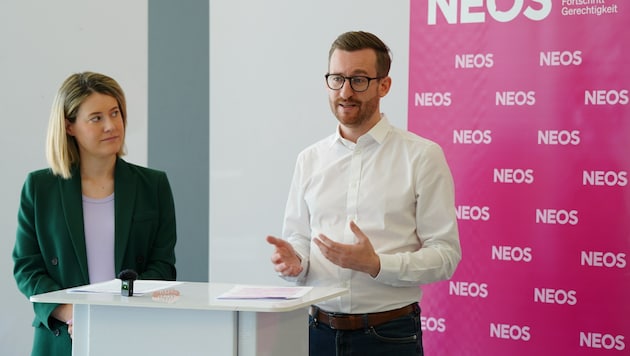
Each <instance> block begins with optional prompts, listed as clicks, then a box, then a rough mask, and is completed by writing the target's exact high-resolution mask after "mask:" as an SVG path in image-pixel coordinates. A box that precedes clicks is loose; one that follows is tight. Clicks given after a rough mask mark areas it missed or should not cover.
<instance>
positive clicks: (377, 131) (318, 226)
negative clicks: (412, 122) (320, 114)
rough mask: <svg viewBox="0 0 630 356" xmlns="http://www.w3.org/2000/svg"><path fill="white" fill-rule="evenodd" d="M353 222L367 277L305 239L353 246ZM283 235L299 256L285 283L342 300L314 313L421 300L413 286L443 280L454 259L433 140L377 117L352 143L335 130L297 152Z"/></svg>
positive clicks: (443, 175)
mask: <svg viewBox="0 0 630 356" xmlns="http://www.w3.org/2000/svg"><path fill="white" fill-rule="evenodd" d="M352 220H354V221H355V222H356V224H357V225H358V226H359V228H360V229H361V230H362V231H363V232H364V233H365V234H366V235H367V236H368V237H369V239H370V242H371V243H372V245H373V247H374V249H375V250H376V253H377V254H378V256H379V258H380V262H381V270H380V272H379V274H378V275H377V276H376V278H372V277H371V276H370V275H369V274H366V273H363V272H357V271H353V270H350V269H346V268H341V267H339V266H337V265H334V264H333V263H331V262H330V261H328V260H327V259H326V258H325V257H324V256H323V255H322V254H321V252H320V251H319V248H318V247H317V246H316V245H315V244H314V243H313V242H312V240H311V238H312V237H315V236H317V235H318V234H320V233H321V234H324V235H326V236H327V237H328V238H330V239H332V240H334V241H338V242H341V243H345V244H352V243H354V242H355V236H354V234H353V233H352V231H350V228H349V223H350V221H352ZM283 237H284V238H285V239H287V240H288V241H289V242H290V243H291V244H292V245H293V247H294V249H295V250H296V251H297V252H298V254H299V255H300V257H301V258H302V267H304V270H303V271H302V273H301V274H300V275H299V276H298V277H297V278H287V279H288V280H294V281H296V282H297V283H298V284H302V285H309V286H340V287H344V288H348V289H349V290H350V293H349V294H347V295H344V296H341V297H338V298H335V299H332V300H329V301H325V302H322V303H320V304H318V306H319V307H320V308H321V309H323V310H325V311H329V312H341V313H353V314H356V313H372V312H379V311H387V310H392V309H396V308H399V307H403V306H405V305H408V304H410V303H413V302H417V301H419V300H420V298H421V296H422V291H421V289H420V287H419V286H420V285H422V284H426V283H431V282H435V281H440V280H446V279H449V278H450V277H451V276H452V275H453V273H454V272H455V268H456V267H457V264H458V263H459V261H460V259H461V248H460V244H459V234H458V229H457V218H456V215H455V202H454V186H453V178H452V176H451V172H450V169H449V167H448V165H447V162H446V159H445V157H444V153H443V151H442V149H441V148H440V147H439V146H438V145H437V144H436V143H434V142H432V141H429V140H427V139H425V138H422V137H419V136H417V135H415V134H413V133H411V132H408V131H404V130H401V129H398V128H396V127H393V126H392V125H390V123H389V121H388V120H387V118H386V117H385V115H381V120H380V121H379V122H378V123H377V124H376V125H375V126H374V127H373V128H372V129H371V130H370V131H369V132H368V133H366V134H365V135H363V136H361V137H360V138H359V139H358V140H357V142H356V144H355V143H353V142H351V141H348V140H345V139H343V138H342V137H341V136H340V135H339V128H337V132H336V133H335V134H332V135H330V136H328V137H326V138H325V139H323V140H321V141H319V142H317V143H315V144H313V145H311V146H309V147H308V148H306V149H305V150H304V151H302V152H301V153H300V154H299V156H298V158H297V163H296V166H295V171H294V176H293V180H292V183H291V189H290V192H289V198H288V201H287V206H286V212H285V219H284V225H283Z"/></svg>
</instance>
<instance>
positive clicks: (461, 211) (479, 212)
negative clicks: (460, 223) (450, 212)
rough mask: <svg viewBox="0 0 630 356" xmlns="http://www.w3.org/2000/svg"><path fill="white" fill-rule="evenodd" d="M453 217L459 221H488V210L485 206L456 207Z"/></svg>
mask: <svg viewBox="0 0 630 356" xmlns="http://www.w3.org/2000/svg"><path fill="white" fill-rule="evenodd" d="M455 215H457V218H458V219H459V220H473V221H478V220H483V221H488V220H490V208H489V207H487V206H468V205H458V206H457V207H456V208H455Z"/></svg>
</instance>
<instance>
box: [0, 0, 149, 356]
mask: <svg viewBox="0 0 630 356" xmlns="http://www.w3.org/2000/svg"><path fill="white" fill-rule="evenodd" d="M0 46H1V47H0V83H1V85H0V113H1V115H2V126H1V127H2V130H0V132H1V133H0V136H2V138H1V139H0V152H2V155H1V156H0V160H1V161H0V167H2V169H3V172H2V184H0V197H2V199H0V227H1V229H2V230H1V231H2V239H0V251H2V254H3V256H2V258H0V270H1V271H2V273H1V274H0V286H1V287H2V290H3V292H2V303H0V315H2V318H0V355H27V354H29V353H30V348H31V341H32V333H33V328H32V327H31V322H32V319H33V312H32V308H31V306H30V303H29V302H28V300H27V299H26V298H25V297H24V296H23V295H22V294H20V293H19V292H18V290H17V287H16V284H15V280H14V279H13V260H12V258H11V252H12V249H13V243H14V241H15V231H16V217H17V209H18V202H19V194H20V189H21V187H22V183H23V181H24V178H26V174H27V173H28V172H29V171H32V170H35V169H39V168H43V167H45V166H46V161H45V155H44V141H45V137H46V127H47V125H48V114H49V110H50V106H51V104H52V99H53V96H54V95H55V92H56V90H57V89H58V87H59V85H60V84H61V82H62V81H63V80H64V79H65V78H66V77H67V76H68V75H70V74H71V73H73V72H79V71H84V70H93V71H100V72H103V73H106V74H108V75H111V76H112V77H114V78H115V79H116V80H118V82H119V83H120V84H121V86H122V87H123V89H124V90H125V92H126V95H127V100H128V119H129V120H128V124H129V126H128V129H127V149H128V152H129V154H128V156H127V157H126V159H127V160H129V161H131V162H135V163H138V164H142V165H144V164H146V161H147V157H146V156H147V134H146V132H147V0H144V1H125V0H115V1H103V2H97V1H82V0H63V1H33V0H27V1H22V0H8V1H7V0H3V1H1V2H0Z"/></svg>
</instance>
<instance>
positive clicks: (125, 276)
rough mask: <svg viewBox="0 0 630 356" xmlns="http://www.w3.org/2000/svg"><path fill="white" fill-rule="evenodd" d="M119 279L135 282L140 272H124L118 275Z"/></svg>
mask: <svg viewBox="0 0 630 356" xmlns="http://www.w3.org/2000/svg"><path fill="white" fill-rule="evenodd" d="M118 279H121V280H123V281H135V280H136V279H138V272H136V271H134V270H132V269H125V270H122V271H120V273H119V274H118Z"/></svg>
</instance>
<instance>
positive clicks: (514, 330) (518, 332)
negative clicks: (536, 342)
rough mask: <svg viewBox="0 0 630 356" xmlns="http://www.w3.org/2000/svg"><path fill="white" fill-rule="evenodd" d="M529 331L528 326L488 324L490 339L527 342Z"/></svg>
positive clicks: (529, 337) (529, 335)
mask: <svg viewBox="0 0 630 356" xmlns="http://www.w3.org/2000/svg"><path fill="white" fill-rule="evenodd" d="M529 331H530V327H529V326H520V325H510V324H495V323H490V337H495V338H499V339H507V340H522V341H529V340H530V339H531V338H532V336H531V334H530V332H529Z"/></svg>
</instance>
